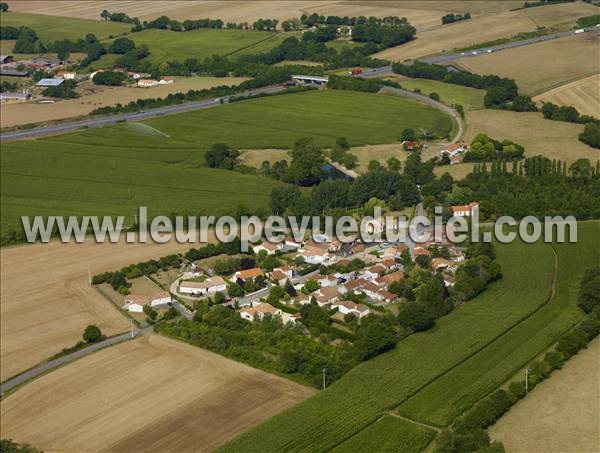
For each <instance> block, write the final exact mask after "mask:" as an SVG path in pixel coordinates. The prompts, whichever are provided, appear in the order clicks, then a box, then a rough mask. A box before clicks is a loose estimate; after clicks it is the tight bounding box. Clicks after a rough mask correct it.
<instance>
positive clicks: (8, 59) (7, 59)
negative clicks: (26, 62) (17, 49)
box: [0, 55, 14, 64]
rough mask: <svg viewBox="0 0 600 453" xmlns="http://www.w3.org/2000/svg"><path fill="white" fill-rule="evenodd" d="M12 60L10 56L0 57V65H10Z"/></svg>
mask: <svg viewBox="0 0 600 453" xmlns="http://www.w3.org/2000/svg"><path fill="white" fill-rule="evenodd" d="M13 60H14V58H13V56H12V55H0V64H6V63H11V62H12V61H13Z"/></svg>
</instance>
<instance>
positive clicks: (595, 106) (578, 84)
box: [534, 74, 600, 118]
mask: <svg viewBox="0 0 600 453" xmlns="http://www.w3.org/2000/svg"><path fill="white" fill-rule="evenodd" d="M534 100H535V101H536V102H539V103H542V102H553V103H554V104H558V105H572V106H573V107H575V108H576V109H577V110H579V112H580V113H582V114H584V115H591V116H595V117H596V118H600V74H595V75H592V76H589V77H585V78H583V79H581V80H576V81H575V82H571V83H567V84H565V85H562V86H559V87H558V88H554V89H552V90H550V91H546V92H545V93H542V94H540V95H538V96H536V97H535V98H534Z"/></svg>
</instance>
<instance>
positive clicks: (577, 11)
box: [523, 2, 598, 28]
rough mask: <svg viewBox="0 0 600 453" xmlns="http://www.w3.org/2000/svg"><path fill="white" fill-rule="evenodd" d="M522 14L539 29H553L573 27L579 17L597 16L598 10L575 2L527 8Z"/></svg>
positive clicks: (587, 4)
mask: <svg viewBox="0 0 600 453" xmlns="http://www.w3.org/2000/svg"><path fill="white" fill-rule="evenodd" d="M523 12H524V14H526V15H527V17H529V18H530V19H531V20H532V21H534V22H535V23H536V24H537V25H538V26H539V27H555V26H562V25H567V26H570V25H574V24H575V23H576V22H577V19H578V18H579V17H583V16H590V15H592V14H598V8H597V7H596V6H594V5H590V4H589V3H584V2H575V3H563V4H559V5H546V6H544V7H541V8H540V7H538V8H527V9H524V10H523ZM561 28H563V27H561Z"/></svg>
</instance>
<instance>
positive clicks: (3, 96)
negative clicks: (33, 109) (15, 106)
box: [0, 91, 31, 102]
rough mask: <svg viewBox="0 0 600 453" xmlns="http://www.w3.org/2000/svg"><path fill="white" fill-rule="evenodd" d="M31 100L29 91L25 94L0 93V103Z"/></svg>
mask: <svg viewBox="0 0 600 453" xmlns="http://www.w3.org/2000/svg"><path fill="white" fill-rule="evenodd" d="M30 99H31V94H29V93H28V92H27V91H25V92H24V93H0V101H20V102H23V101H28V100H30Z"/></svg>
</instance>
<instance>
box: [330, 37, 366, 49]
mask: <svg viewBox="0 0 600 453" xmlns="http://www.w3.org/2000/svg"><path fill="white" fill-rule="evenodd" d="M325 45H326V46H327V47H328V48H330V49H335V50H337V51H338V52H341V51H342V49H346V48H353V47H360V46H362V45H363V44H362V43H360V42H354V41H349V40H347V39H335V40H333V41H328V42H326V43H325Z"/></svg>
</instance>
